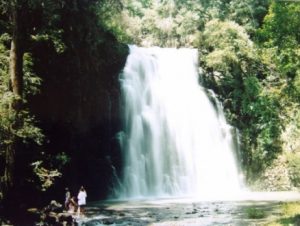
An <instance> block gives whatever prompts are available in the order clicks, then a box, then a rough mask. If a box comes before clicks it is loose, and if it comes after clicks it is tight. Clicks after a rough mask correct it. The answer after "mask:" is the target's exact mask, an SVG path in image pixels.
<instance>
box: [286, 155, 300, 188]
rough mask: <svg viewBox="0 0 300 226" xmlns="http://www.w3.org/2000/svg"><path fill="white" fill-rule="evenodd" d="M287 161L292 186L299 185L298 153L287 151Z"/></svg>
mask: <svg viewBox="0 0 300 226" xmlns="http://www.w3.org/2000/svg"><path fill="white" fill-rule="evenodd" d="M287 163H288V170H289V174H290V179H291V182H292V183H293V186H295V187H300V154H299V153H287Z"/></svg>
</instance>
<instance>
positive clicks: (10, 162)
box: [4, 2, 24, 189]
mask: <svg viewBox="0 0 300 226" xmlns="http://www.w3.org/2000/svg"><path fill="white" fill-rule="evenodd" d="M21 10H22V8H21V7H20V5H18V2H17V3H16V5H15V6H14V7H13V9H12V13H11V22H12V41H11V49H10V61H9V74H10V85H11V91H12V92H13V94H14V96H15V98H14V100H13V101H12V103H11V111H12V113H13V114H14V115H15V120H14V122H13V123H12V125H11V136H12V137H11V143H10V144H9V145H8V147H7V149H6V153H5V170H4V183H5V186H6V189H9V188H11V187H12V186H13V185H14V168H15V159H16V148H17V143H18V138H17V136H16V135H15V131H17V130H18V129H19V128H20V126H21V120H20V111H21V109H22V95H23V55H24V50H23V29H22V27H21V26H22V23H21V21H20V19H21V15H20V14H21Z"/></svg>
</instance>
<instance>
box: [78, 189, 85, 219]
mask: <svg viewBox="0 0 300 226" xmlns="http://www.w3.org/2000/svg"><path fill="white" fill-rule="evenodd" d="M86 197H87V193H86V190H85V189H84V187H83V186H81V188H80V190H79V193H78V196H77V198H78V206H79V213H81V214H83V213H84V208H85V205H86Z"/></svg>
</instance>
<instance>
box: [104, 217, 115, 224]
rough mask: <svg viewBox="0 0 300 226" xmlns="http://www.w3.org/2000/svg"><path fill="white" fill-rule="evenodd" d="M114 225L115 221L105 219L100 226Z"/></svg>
mask: <svg viewBox="0 0 300 226" xmlns="http://www.w3.org/2000/svg"><path fill="white" fill-rule="evenodd" d="M114 223H115V219H114V218H106V219H103V220H102V224H105V225H110V224H114Z"/></svg>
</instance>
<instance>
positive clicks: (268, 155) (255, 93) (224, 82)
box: [199, 19, 282, 175]
mask: <svg viewBox="0 0 300 226" xmlns="http://www.w3.org/2000/svg"><path fill="white" fill-rule="evenodd" d="M199 39H200V41H199V43H200V46H199V47H200V51H201V53H202V54H201V56H200V62H201V64H202V67H203V69H204V71H205V72H206V73H204V79H203V80H204V84H206V86H208V87H210V88H212V89H213V90H215V92H216V93H217V94H218V95H219V97H220V98H221V99H222V100H223V101H224V106H225V107H226V108H227V115H228V119H229V120H230V122H231V123H233V124H234V125H235V126H237V127H238V128H239V129H240V132H241V134H242V145H243V155H242V156H243V162H244V166H245V167H246V168H247V169H248V170H249V171H250V172H252V173H254V175H256V174H257V173H258V172H260V171H261V170H262V169H263V168H265V167H266V166H267V165H268V164H270V163H271V162H272V160H273V159H274V158H276V156H277V154H278V153H279V152H280V151H281V140H280V134H281V126H282V120H281V119H280V118H279V113H280V109H281V106H280V104H279V99H278V97H277V96H276V95H274V94H273V93H272V92H270V91H269V90H268V89H265V87H264V83H265V81H266V79H267V78H268V73H269V72H268V70H269V67H270V65H268V64H267V63H264V62H263V61H262V60H261V55H260V54H259V52H258V50H257V49H256V46H255V44H254V43H253V42H252V41H251V40H250V37H249V36H248V34H247V32H246V30H245V29H244V28H243V27H241V26H240V25H238V24H236V23H235V22H232V21H220V20H216V19H214V20H211V21H209V22H208V23H207V24H206V25H205V29H204V31H203V33H202V34H201V35H200V36H199ZM250 172H249V173H250ZM250 174H251V173H250Z"/></svg>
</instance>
